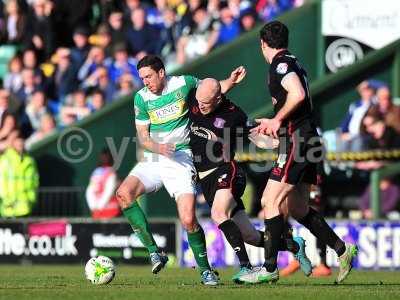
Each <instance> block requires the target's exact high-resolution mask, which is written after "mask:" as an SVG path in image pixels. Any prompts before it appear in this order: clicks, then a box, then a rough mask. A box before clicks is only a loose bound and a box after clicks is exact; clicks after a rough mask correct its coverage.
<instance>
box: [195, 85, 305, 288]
mask: <svg viewBox="0 0 400 300" xmlns="http://www.w3.org/2000/svg"><path fill="white" fill-rule="evenodd" d="M188 106H189V119H190V147H191V149H192V153H193V156H194V157H193V161H194V165H195V167H196V170H197V172H198V177H199V182H200V185H201V188H202V191H203V194H204V197H205V199H206V201H207V203H208V204H209V205H210V207H211V218H212V219H213V220H214V222H216V223H217V224H218V227H219V229H220V230H221V231H222V232H223V233H224V235H225V237H226V239H227V241H228V242H229V243H230V245H231V246H232V248H233V249H234V251H235V253H236V255H237V257H238V259H239V262H240V267H241V268H240V271H239V272H238V273H237V274H235V275H234V276H233V278H232V279H233V281H234V282H237V283H240V280H239V279H238V278H239V277H240V276H243V275H245V274H247V273H249V272H250V271H251V264H250V262H249V258H248V255H247V252H246V249H245V246H244V242H246V243H248V244H250V245H253V246H257V247H263V246H264V238H263V235H264V233H263V232H260V231H257V230H256V229H255V228H254V227H253V225H252V224H251V223H250V220H249V218H248V216H247V214H246V213H245V211H244V205H243V202H242V199H241V196H242V194H243V192H244V189H245V187H246V178H245V174H244V172H243V171H242V170H241V168H240V167H239V166H238V165H237V163H236V161H235V160H234V156H235V147H236V142H237V141H239V140H240V141H241V142H243V139H245V138H247V136H248V134H249V127H248V126H247V124H248V122H247V115H246V114H245V113H244V112H243V111H242V110H241V109H240V108H239V107H238V106H236V105H235V104H234V103H232V102H230V101H229V100H228V99H226V98H225V96H224V95H223V94H221V86H220V84H219V82H218V81H217V80H215V79H212V78H207V79H204V80H202V81H201V82H200V84H199V86H198V87H197V90H196V95H195V99H194V98H193V97H190V98H189V101H188ZM288 231H289V229H285V232H283V233H282V237H280V238H279V241H280V246H279V249H280V250H289V251H291V252H292V253H293V254H294V256H295V258H296V259H297V260H299V262H300V264H301V266H302V270H303V271H304V270H305V271H304V272H305V273H306V275H309V274H310V273H311V270H312V267H311V262H310V260H309V259H308V258H307V257H306V255H305V248H304V240H303V239H302V238H299V237H296V238H294V239H293V237H292V235H291V232H290V233H289V232H288Z"/></svg>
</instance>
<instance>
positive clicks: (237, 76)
mask: <svg viewBox="0 0 400 300" xmlns="http://www.w3.org/2000/svg"><path fill="white" fill-rule="evenodd" d="M245 77H246V69H245V68H244V67H243V66H240V67H237V68H236V69H235V70H233V71H232V73H231V75H230V76H229V77H228V78H227V79H224V80H221V81H220V82H219V83H220V84H221V92H222V93H223V94H226V93H227V92H229V91H230V90H231V89H232V88H233V87H234V86H235V85H236V84H238V83H239V82H241V81H242V80H243V79H244V78H245Z"/></svg>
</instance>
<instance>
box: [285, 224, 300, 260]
mask: <svg viewBox="0 0 400 300" xmlns="http://www.w3.org/2000/svg"><path fill="white" fill-rule="evenodd" d="M282 239H283V242H284V243H285V245H286V249H285V250H288V251H290V252H292V253H293V254H296V253H297V252H298V251H299V244H297V243H296V242H295V241H294V240H293V229H292V226H291V225H290V223H289V222H287V221H286V222H285V229H284V231H283V234H282Z"/></svg>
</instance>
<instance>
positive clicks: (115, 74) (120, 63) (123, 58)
mask: <svg viewBox="0 0 400 300" xmlns="http://www.w3.org/2000/svg"><path fill="white" fill-rule="evenodd" d="M136 65H137V61H136V59H134V58H132V57H129V55H128V49H127V48H126V46H125V44H117V45H115V47H114V57H113V60H112V61H111V63H110V64H109V65H108V74H109V76H110V79H111V81H112V82H113V83H114V84H117V83H118V79H119V77H121V75H122V74H125V73H129V74H131V75H132V76H133V78H134V81H135V83H136V84H137V85H138V86H141V80H140V77H139V73H138V71H137V69H136Z"/></svg>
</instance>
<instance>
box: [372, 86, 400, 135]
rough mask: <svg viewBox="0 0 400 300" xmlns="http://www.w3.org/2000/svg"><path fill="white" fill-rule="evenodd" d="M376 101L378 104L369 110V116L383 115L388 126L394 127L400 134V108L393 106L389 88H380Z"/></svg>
mask: <svg viewBox="0 0 400 300" xmlns="http://www.w3.org/2000/svg"><path fill="white" fill-rule="evenodd" d="M376 99H377V104H376V105H373V106H372V107H371V108H370V109H369V110H368V112H367V115H370V114H372V115H376V114H380V115H382V116H383V118H384V120H385V123H386V125H388V126H389V127H392V128H393V129H395V130H396V131H397V133H398V134H400V106H398V105H394V104H393V102H392V97H391V95H390V90H389V88H388V87H387V86H382V87H380V88H378V90H377V91H376Z"/></svg>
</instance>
